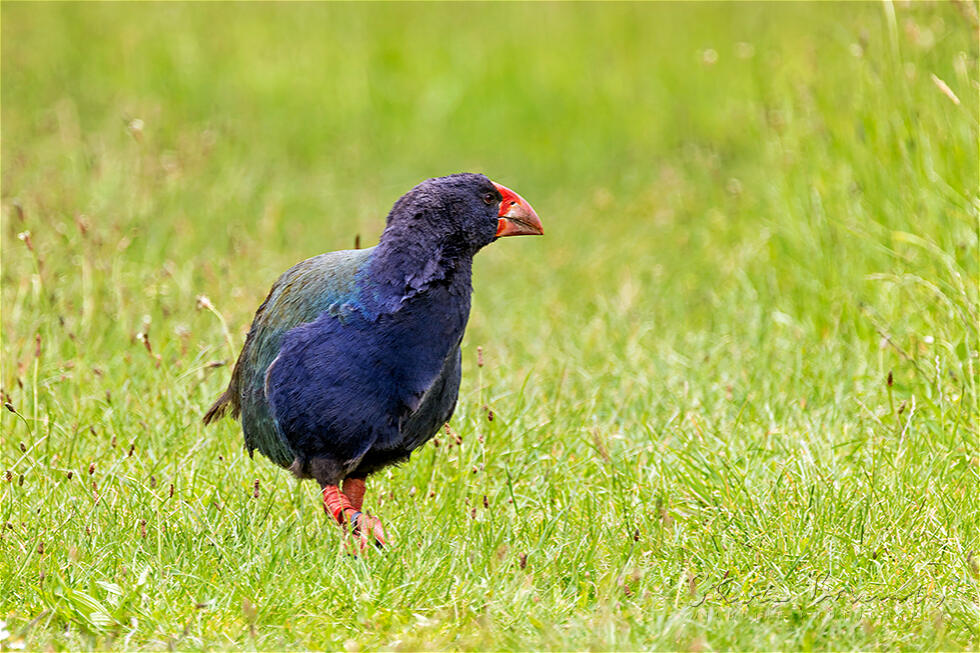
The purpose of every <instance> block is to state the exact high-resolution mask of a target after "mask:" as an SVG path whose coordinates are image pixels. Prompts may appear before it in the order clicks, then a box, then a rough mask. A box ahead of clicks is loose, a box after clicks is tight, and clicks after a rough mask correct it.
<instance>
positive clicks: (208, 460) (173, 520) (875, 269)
mask: <svg viewBox="0 0 980 653" xmlns="http://www.w3.org/2000/svg"><path fill="white" fill-rule="evenodd" d="M0 25H2V57H0V65H2V75H0V80H2V102H0V104H2V142H0V145H2V157H0V164H2V167H0V183H2V228H0V233H2V291H0V299H2V314H0V322H2V324H0V329H2V330H0V337H2V345H0V354H2V359H0V386H2V399H3V403H4V406H5V409H4V410H0V434H2V443H0V622H2V623H0V649H2V650H13V649H18V648H26V649H29V650H73V649H116V650H144V649H149V650H163V649H179V650H199V649H222V650H223V649H228V650H240V649H247V650H304V649H332V650H339V649H343V650H348V651H354V650H362V649H365V650H379V649H384V650H389V649H392V650H443V649H480V650H500V649H551V650H554V649H565V650H581V649H590V650H636V649H643V650H691V651H704V650H727V649H741V650H774V649H784V650H844V649H903V650H935V649H943V650H976V649H977V648H978V647H980V642H978V622H980V607H978V582H980V492H978V489H980V488H978V485H980V484H978V476H980V473H978V469H980V445H978V436H977V433H978V422H980V419H978V415H980V408H978V393H977V390H978V388H977V385H978V365H980V358H978V338H980V333H978V331H980V329H978V323H980V298H978V295H980V293H978V275H980V271H978V231H977V230H978V219H980V192H978V179H980V170H978V146H977V143H978V95H980V94H978V74H977V70H978V61H977V59H978V39H977V5H976V3H974V2H953V3H944V4H938V3H937V4H932V3H922V4H919V3H911V4H909V3H892V2H884V3H881V2H875V3H844V4H824V3H799V4H796V3H793V4H780V3H771V4H753V3H740V4H714V3H700V4H699V3H694V4H686V3H685V4H668V3H655V4H618V3H612V4H564V3H547V4H470V3H467V4H429V3H408V4H386V3H377V4H375V3H369V4H313V3H297V4H224V3H216V4H212V3H208V4H184V3H161V4H136V3H133V4H128V3H106V4H71V3H43V4H31V3H19V2H4V3H3V4H2V6H0ZM464 170H468V171H479V172H484V173H485V174H487V175H488V176H489V177H490V178H491V179H494V180H495V181H497V182H500V183H502V184H505V185H507V186H509V187H511V188H513V189H515V190H517V191H518V192H520V193H521V194H522V195H523V196H524V197H526V198H527V199H528V200H529V201H530V202H531V204H532V205H533V206H534V207H535V209H536V210H537V212H538V214H539V215H540V216H541V219H542V221H543V223H544V225H545V229H546V235H545V236H544V237H543V238H515V239H506V240H503V241H500V242H497V243H495V244H493V245H491V246H490V247H488V248H487V249H486V250H484V251H483V252H481V253H480V254H479V255H478V256H477V259H476V266H475V273H474V285H475V294H474V298H473V310H472V314H471V319H470V324H469V328H468V331H467V335H466V338H465V340H464V372H463V385H462V389H461V393H460V401H459V405H458V408H457V410H456V413H455V415H454V416H453V418H452V420H451V422H450V424H449V428H448V430H447V431H446V433H445V434H444V435H442V436H440V437H439V438H438V441H433V442H430V443H429V444H427V445H426V446H425V447H424V448H422V449H420V450H419V451H417V452H416V454H415V455H414V456H413V459H412V461H411V462H410V463H409V464H406V465H404V466H401V467H397V468H393V469H389V470H386V471H385V472H382V473H380V474H378V475H376V476H375V477H373V478H372V479H371V480H370V481H369V484H368V495H367V500H366V507H367V509H368V510H370V511H371V512H372V513H373V514H377V515H378V516H379V517H380V518H381V519H382V520H383V521H384V523H385V525H386V528H387V529H388V534H389V536H390V539H391V546H389V547H388V548H387V549H385V550H384V551H372V552H369V553H368V554H365V555H361V556H358V557H351V556H348V555H346V553H345V547H344V545H343V542H342V538H341V535H340V533H339V530H338V529H337V528H336V526H335V525H333V524H331V523H329V521H328V520H327V519H326V517H325V515H324V514H323V510H322V506H321V503H320V501H319V496H318V492H317V488H316V487H314V485H313V484H312V483H309V482H306V483H300V482H297V481H295V480H294V479H293V478H292V477H291V476H290V475H289V474H288V473H286V472H284V471H283V470H280V469H278V468H277V467H275V466H274V465H272V464H271V463H269V462H268V461H267V460H265V459H262V458H261V457H260V456H256V457H255V458H254V459H251V458H250V457H249V456H248V455H247V453H246V452H244V451H243V447H242V441H241V434H240V431H239V429H238V426H237V424H235V423H234V422H232V421H230V420H226V421H223V422H221V423H220V424H218V425H217V426H213V427H210V428H208V429H205V428H204V426H203V425H202V423H201V417H202V415H203V412H204V411H205V410H206V409H207V407H208V406H209V405H210V404H211V402H212V401H213V399H214V398H215V397H216V396H217V395H218V394H219V393H220V392H221V391H222V390H223V389H224V387H225V385H226V384H227V381H228V378H229V375H230V365H231V363H233V362H234V356H235V355H236V354H237V351H238V348H239V347H240V346H241V344H242V342H243V339H244V333H245V331H246V329H247V327H248V325H249V323H250V322H251V318H252V315H253V313H254V311H255V309H256V307H257V306H258V305H259V303H260V302H261V301H262V299H263V298H264V297H265V294H266V292H267V291H268V289H269V287H270V285H271V284H272V282H273V281H274V280H275V279H276V277H277V276H278V275H279V274H280V273H281V272H282V271H283V270H285V269H286V268H287V267H289V266H291V265H292V264H293V263H295V262H297V261H299V260H302V259H304V258H307V257H309V256H312V255H315V254H318V253H320V252H324V251H329V250H335V249H345V248H350V247H352V246H353V245H354V243H355V239H357V240H359V242H360V243H361V244H362V245H370V244H373V243H374V242H375V241H376V239H377V236H378V234H379V233H380V231H381V229H382V227H383V225H384V217H385V215H386V213H387V211H388V209H389V208H390V206H391V204H392V203H393V202H394V201H395V199H397V198H398V196H399V195H401V194H402V193H403V192H405V191H406V190H408V189H409V188H411V187H412V186H413V185H414V184H416V183H418V182H419V181H420V180H422V179H425V178H427V177H430V176H436V175H443V174H448V173H452V172H458V171H464ZM481 363H482V364H481Z"/></svg>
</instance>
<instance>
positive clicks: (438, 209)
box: [386, 173, 544, 252]
mask: <svg viewBox="0 0 980 653" xmlns="http://www.w3.org/2000/svg"><path fill="white" fill-rule="evenodd" d="M386 231H390V232H393V233H397V234H400V235H405V236H409V237H414V238H416V239H421V240H426V241H435V242H439V243H442V244H453V245H456V246H459V247H461V248H463V249H466V250H469V251H470V252H476V251H477V250H479V249H480V248H481V247H484V246H486V245H489V244H490V243H492V242H493V241H494V240H496V239H497V238H500V237H503V236H521V235H540V234H543V233H544V229H543V228H542V226H541V220H540V219H538V215H537V213H535V212H534V209H533V208H531V205H530V204H528V203H527V201H526V200H525V199H524V198H523V197H521V196H520V195H518V194H517V193H515V192H514V191H512V190H510V189H509V188H507V187H506V186H502V185H500V184H497V183H494V182H492V181H490V180H489V179H487V178H486V177H485V176H484V175H479V174H472V173H462V174H456V175H449V176H448V177H434V178H432V179H427V180H425V181H423V182H422V183H421V184H419V185H418V186H416V187H415V188H413V189H412V190H410V191H408V192H407V193H405V195H403V196H402V197H401V198H400V199H399V200H398V201H397V202H395V205H394V207H392V209H391V213H389V214H388V226H387V229H386Z"/></svg>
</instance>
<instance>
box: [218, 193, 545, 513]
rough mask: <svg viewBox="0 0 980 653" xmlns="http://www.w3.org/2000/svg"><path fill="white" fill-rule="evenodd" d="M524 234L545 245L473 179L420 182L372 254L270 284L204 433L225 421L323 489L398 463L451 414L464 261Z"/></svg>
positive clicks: (519, 214)
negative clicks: (234, 422) (227, 417)
mask: <svg viewBox="0 0 980 653" xmlns="http://www.w3.org/2000/svg"><path fill="white" fill-rule="evenodd" d="M521 233H541V228H540V222H539V221H538V220H537V216H536V215H535V214H534V211H533V209H531V208H530V206H529V205H527V203H526V202H524V200H523V199H521V198H520V197H519V196H518V195H516V194H515V193H513V192H512V191H510V190H508V189H506V188H504V187H503V186H499V185H497V184H494V183H493V182H491V181H490V180H489V179H487V178H486V177H484V176H483V175H475V174H460V175H451V176H449V177H440V178H436V179H430V180H427V181H425V182H423V183H421V184H419V185H418V186H416V187H415V188H413V189H412V190H411V191H409V192H408V193H406V194H405V195H404V196H403V197H401V198H400V199H399V200H398V201H397V202H396V203H395V205H394V207H393V208H392V210H391V212H390V213H389V215H388V220H387V225H386V228H385V230H384V233H383V234H382V236H381V239H380V242H379V243H378V245H377V246H375V247H373V248H370V249H365V250H350V251H340V252H331V253H328V254H321V255H320V256H315V257H313V258H311V259H307V260H306V261H303V262H301V263H299V264H297V265H295V266H294V267H292V268H290V269H289V270H288V271H287V272H286V273H285V274H283V275H282V276H281V277H280V278H279V280H277V281H276V283H275V284H274V285H273V287H272V290H271V291H270V292H269V296H268V297H267V298H266V300H265V302H263V304H262V305H261V306H260V307H259V309H258V311H257V312H256V314H255V319H254V321H253V323H252V327H251V329H250V330H249V333H248V337H247V338H246V342H245V346H244V347H243V348H242V352H241V354H240V355H239V358H238V362H237V363H236V365H235V370H234V372H233V374H232V379H231V383H230V384H229V386H228V389H227V390H226V391H225V393H224V394H223V395H222V396H221V397H220V398H219V399H218V401H217V402H216V403H215V404H214V406H212V407H211V409H210V410H209V411H208V412H207V414H206V415H205V418H204V420H205V423H210V422H211V421H212V420H214V419H216V418H218V417H220V416H221V415H222V414H223V413H224V412H226V410H228V409H230V410H231V411H232V413H233V415H235V416H236V417H240V419H241V423H242V430H243V431H244V434H245V444H246V446H247V447H248V449H249V451H253V450H255V449H258V450H259V451H260V452H262V453H263V454H265V455H266V456H268V457H269V458H270V459H271V460H273V461H274V462H276V463H277V464H279V465H282V466H284V467H289V468H290V469H292V471H293V472H294V473H296V474H297V475H299V476H301V477H310V476H311V477H314V478H316V479H317V481H319V482H320V484H321V485H323V486H324V487H325V488H327V487H333V486H336V485H337V484H338V483H339V481H340V480H342V479H344V478H348V477H349V478H357V479H363V478H364V477H366V476H367V475H368V474H370V473H372V472H374V471H377V470H378V469H380V468H382V467H384V466H385V465H388V464H391V463H394V462H398V461H402V460H405V459H407V458H408V456H409V455H410V454H411V452H412V450H414V449H415V448H417V447H418V446H420V445H421V444H423V443H424V442H425V441H426V440H428V439H429V438H431V437H432V436H433V435H434V434H435V433H436V432H437V431H438V429H439V428H440V427H441V426H442V424H444V423H445V422H446V421H447V420H448V419H449V417H450V416H451V415H452V412H453V409H454V407H455V405H456V398H457V394H458V391H459V383H460V372H461V368H460V350H459V345H460V341H461V340H462V337H463V331H464V329H465V327H466V321H467V318H468V317H469V311H470V294H471V291H472V287H471V283H470V280H471V271H472V260H473V255H474V254H475V253H476V252H477V251H478V250H479V249H480V248H482V247H483V246H485V245H487V244H489V243H490V242H492V241H493V240H495V239H496V238H497V237H498V236H504V235H517V234H521ZM362 486H363V484H362ZM345 488H346V486H345ZM362 492H363V490H362ZM325 497H326V494H325ZM358 504H359V500H358ZM349 505H350V504H345V506H343V507H341V508H339V510H340V514H341V515H342V514H343V510H344V509H347V508H349ZM356 507H359V505H358V506H356ZM338 520H341V521H342V517H338Z"/></svg>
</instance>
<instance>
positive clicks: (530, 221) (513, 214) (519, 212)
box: [494, 183, 544, 238]
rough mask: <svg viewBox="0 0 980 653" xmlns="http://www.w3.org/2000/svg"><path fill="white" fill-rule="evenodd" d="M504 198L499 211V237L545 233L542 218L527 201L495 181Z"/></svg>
mask: <svg viewBox="0 0 980 653" xmlns="http://www.w3.org/2000/svg"><path fill="white" fill-rule="evenodd" d="M494 186H496V187H497V191H498V192H499V193H500V195H501V197H502V198H503V199H502V200H500V211H499V212H498V213H497V215H498V216H499V217H498V220H497V237H498V238H502V237H504V236H524V235H527V236H540V235H542V234H543V233H544V227H542V226H541V220H540V219H539V218H538V214H537V213H535V212H534V209H532V208H531V205H530V204H528V203H527V201H526V200H525V199H524V198H523V197H521V196H520V195H518V194H517V193H515V192H514V191H512V190H511V189H509V188H507V187H506V186H501V185H500V184H498V183H494Z"/></svg>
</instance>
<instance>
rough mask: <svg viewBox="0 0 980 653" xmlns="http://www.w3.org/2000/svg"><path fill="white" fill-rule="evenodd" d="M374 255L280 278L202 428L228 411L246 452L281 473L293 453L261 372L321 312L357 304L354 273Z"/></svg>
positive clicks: (346, 255)
mask: <svg viewBox="0 0 980 653" xmlns="http://www.w3.org/2000/svg"><path fill="white" fill-rule="evenodd" d="M373 249H374V248H370V249H358V250H344V251H340V252H329V253H327V254H321V255H319V256H314V257H313V258H310V259H306V260H305V261H303V262H301V263H298V264H296V265H294V266H293V267H291V268H290V269H289V270H287V271H286V272H285V273H284V274H283V275H282V276H281V277H279V279H278V280H277V281H276V282H275V284H273V286H272V289H271V290H270V291H269V296H268V297H266V299H265V301H264V302H262V305H261V306H259V309H258V310H257V311H256V312H255V318H254V319H253V321H252V327H251V328H250V329H249V331H248V337H247V338H246V339H245V346H244V347H242V352H241V354H239V356H238V362H237V363H235V370H234V372H232V375H231V383H230V384H229V385H228V389H227V390H226V391H225V393H224V394H223V395H221V397H220V398H219V399H218V401H217V402H216V403H215V404H214V406H212V407H211V409H210V410H209V411H208V412H207V414H206V415H205V416H204V422H205V423H206V424H207V423H210V422H211V421H213V420H215V419H217V418H218V417H221V415H223V414H224V413H225V412H226V410H228V409H231V411H232V415H233V416H235V417H239V418H240V419H241V423H242V431H243V432H244V433H245V446H246V447H247V448H248V450H249V452H251V451H253V450H255V449H258V450H259V451H261V452H262V453H263V454H265V455H266V456H268V457H269V458H270V459H271V460H272V461H274V462H275V463H277V464H279V465H282V466H284V467H285V466H288V465H290V464H291V463H292V462H293V458H294V456H293V452H292V451H291V450H290V448H289V446H288V445H287V444H286V442H285V441H284V440H283V439H282V438H281V437H280V435H279V431H278V429H277V428H276V425H275V420H274V418H273V416H272V413H271V411H270V409H269V403H268V400H267V398H266V396H265V374H266V371H267V370H268V369H269V365H271V364H272V361H273V360H275V358H276V356H278V355H279V349H280V347H281V346H282V339H283V336H285V334H286V332H287V331H289V330H290V329H292V328H294V327H296V326H299V325H300V324H303V323H304V322H312V321H313V320H315V319H316V318H317V317H319V316H320V315H321V314H322V313H323V312H324V311H328V310H338V309H339V308H340V307H341V306H342V305H343V304H345V303H348V302H356V297H355V281H356V278H357V273H358V271H359V270H361V269H362V268H363V267H364V265H365V264H366V263H367V262H368V260H369V259H370V257H371V252H372V251H373Z"/></svg>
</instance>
